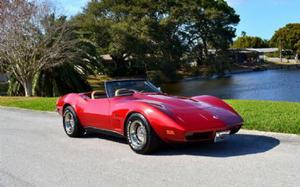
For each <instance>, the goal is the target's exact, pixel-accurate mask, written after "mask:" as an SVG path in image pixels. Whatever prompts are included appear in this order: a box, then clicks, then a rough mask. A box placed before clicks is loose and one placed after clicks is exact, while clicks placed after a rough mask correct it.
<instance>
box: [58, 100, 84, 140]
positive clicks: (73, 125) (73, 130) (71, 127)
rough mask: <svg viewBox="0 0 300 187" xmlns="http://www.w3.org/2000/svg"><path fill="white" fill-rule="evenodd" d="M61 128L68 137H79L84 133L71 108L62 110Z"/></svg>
mask: <svg viewBox="0 0 300 187" xmlns="http://www.w3.org/2000/svg"><path fill="white" fill-rule="evenodd" d="M63 126H64V130H65V132H66V134H67V135H68V136H70V137H81V136H83V134H84V132H85V130H84V128H82V126H81V124H80V122H79V120H78V118H77V115H76V113H75V111H74V109H73V108H72V107H71V106H68V107H66V108H65V110H64V115H63Z"/></svg>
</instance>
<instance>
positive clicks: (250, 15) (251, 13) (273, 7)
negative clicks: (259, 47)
mask: <svg viewBox="0 0 300 187" xmlns="http://www.w3.org/2000/svg"><path fill="white" fill-rule="evenodd" d="M88 1H89V0H53V2H55V4H56V7H61V8H59V11H60V12H62V13H63V14H66V15H68V16H72V15H75V14H76V13H78V12H80V11H82V8H83V7H84V6H85V5H86V4H87V2H88ZM226 1H227V3H228V4H229V5H230V6H231V7H233V8H234V9H235V11H236V13H237V14H239V15H240V19H241V21H240V23H239V24H238V25H237V26H236V28H237V32H236V35H237V36H240V35H241V32H242V31H245V32H246V33H247V35H249V36H259V37H261V38H263V39H270V38H271V37H272V35H273V34H274V32H275V31H276V30H278V29H279V28H281V27H284V26H285V25H286V24H287V23H296V22H298V23H300V0H226Z"/></svg>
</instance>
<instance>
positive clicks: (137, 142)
mask: <svg viewBox="0 0 300 187" xmlns="http://www.w3.org/2000/svg"><path fill="white" fill-rule="evenodd" d="M128 138H129V140H130V143H131V145H132V147H133V148H134V149H137V150H139V149H142V148H143V147H144V146H145V144H146V143H147V130H146V127H145V126H144V124H143V123H142V122H141V121H139V120H135V121H133V122H131V123H130V124H129V133H128Z"/></svg>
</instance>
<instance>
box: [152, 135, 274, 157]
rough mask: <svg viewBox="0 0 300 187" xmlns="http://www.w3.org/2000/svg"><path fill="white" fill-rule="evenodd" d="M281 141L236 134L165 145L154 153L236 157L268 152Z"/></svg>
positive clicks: (261, 136) (158, 154)
mask: <svg viewBox="0 0 300 187" xmlns="http://www.w3.org/2000/svg"><path fill="white" fill-rule="evenodd" d="M279 144H280V141H279V140H278V139H276V138H273V137H269V136H264V135H250V134H236V135H233V136H231V137H229V138H228V139H227V140H226V141H224V142H219V143H215V144H214V143H189V144H177V145H172V146H167V147H164V149H161V150H159V151H158V152H156V153H154V154H153V155H156V156H172V155H196V156H209V157H234V156H242V155H250V154H258V153H263V152H267V151H269V150H271V149H273V148H274V147H276V146H278V145H279Z"/></svg>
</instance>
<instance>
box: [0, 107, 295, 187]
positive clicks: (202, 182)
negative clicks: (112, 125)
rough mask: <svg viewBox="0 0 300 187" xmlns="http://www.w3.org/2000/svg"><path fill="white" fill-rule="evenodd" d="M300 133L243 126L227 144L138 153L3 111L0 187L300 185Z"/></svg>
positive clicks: (57, 121) (34, 116)
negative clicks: (244, 128)
mask: <svg viewBox="0 0 300 187" xmlns="http://www.w3.org/2000/svg"><path fill="white" fill-rule="evenodd" d="M299 184H300V136H296V135H284V134H273V133H261V132H253V131H241V132H239V134H238V135H236V136H232V137H231V138H230V139H228V140H227V141H226V142H222V143H218V144H195V145H181V146H167V147H164V148H162V149H161V150H160V151H159V152H157V153H156V154H154V155H150V156H143V155H138V154H135V153H134V152H132V151H131V149H130V148H129V146H128V145H127V144H126V143H125V141H124V140H122V139H117V138H111V137H109V136H104V135H93V134H91V135H87V136H86V137H84V138H69V137H67V136H66V135H65V133H64V131H63V128H62V123H61V118H60V116H58V115H57V114H55V113H44V112H33V111H26V110H17V109H5V108H0V186H285V187H286V186H299Z"/></svg>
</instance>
